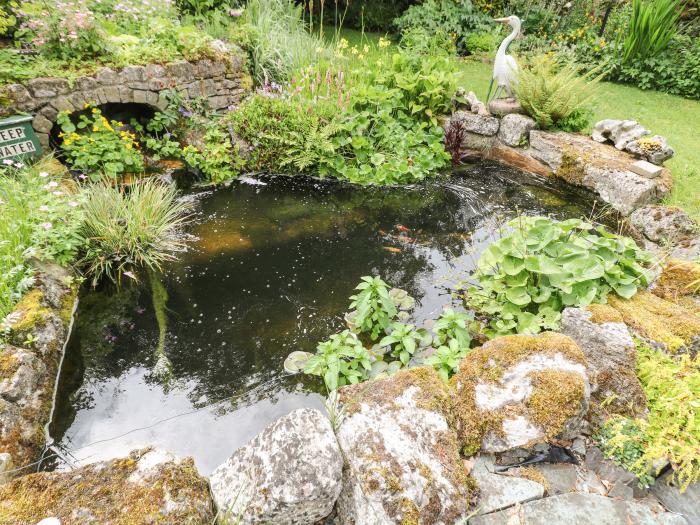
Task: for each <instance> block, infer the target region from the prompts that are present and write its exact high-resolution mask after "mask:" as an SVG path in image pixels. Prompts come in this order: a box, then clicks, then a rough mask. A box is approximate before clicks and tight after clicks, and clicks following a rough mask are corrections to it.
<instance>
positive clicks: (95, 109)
mask: <svg viewBox="0 0 700 525" xmlns="http://www.w3.org/2000/svg"><path fill="white" fill-rule="evenodd" d="M85 107H86V108H87V107H89V106H88V104H85ZM95 113H97V108H92V114H93V115H94V114H95Z"/></svg>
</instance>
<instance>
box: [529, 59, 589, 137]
mask: <svg viewBox="0 0 700 525" xmlns="http://www.w3.org/2000/svg"><path fill="white" fill-rule="evenodd" d="M598 80H599V78H594V77H593V73H588V74H584V75H580V74H579V68H578V67H577V66H575V65H574V64H572V63H570V62H568V63H564V64H562V63H558V62H557V61H555V60H554V59H553V58H552V57H551V56H548V55H543V56H540V57H536V58H534V59H533V60H532V62H531V63H530V64H528V67H525V68H523V69H522V70H521V71H520V76H519V80H518V85H517V87H516V90H515V92H516V95H517V98H518V101H519V102H520V104H521V105H522V106H523V109H524V110H525V111H526V112H527V113H528V115H530V116H531V117H532V118H533V119H535V120H536V121H537V124H538V125H539V126H540V127H541V128H544V129H548V128H557V127H559V126H562V125H566V126H568V127H569V129H570V130H573V131H579V130H580V129H583V127H585V126H583V127H581V128H579V129H576V130H574V129H572V128H573V126H572V124H573V125H575V126H580V125H581V124H583V119H582V118H581V117H582V116H583V115H585V111H586V104H588V103H589V102H590V101H591V99H592V98H593V96H594V89H593V88H594V86H595V85H596V84H597V82H598ZM572 115H574V116H575V117H572Z"/></svg>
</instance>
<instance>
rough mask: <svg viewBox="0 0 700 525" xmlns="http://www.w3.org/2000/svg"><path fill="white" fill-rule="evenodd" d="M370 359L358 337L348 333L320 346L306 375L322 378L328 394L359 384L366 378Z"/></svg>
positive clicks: (312, 357) (346, 331)
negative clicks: (340, 388)
mask: <svg viewBox="0 0 700 525" xmlns="http://www.w3.org/2000/svg"><path fill="white" fill-rule="evenodd" d="M370 369H371V358H370V354H369V352H368V351H367V349H366V348H365V347H364V346H362V343H361V342H360V341H359V339H358V338H357V336H356V335H355V334H353V333H352V332H350V331H349V330H345V331H343V332H341V333H339V334H334V335H332V336H330V338H329V339H328V341H324V342H322V343H319V345H318V346H317V347H316V354H315V355H313V356H311V357H310V358H309V360H308V361H307V362H306V365H305V368H304V372H305V373H307V374H313V375H318V376H321V377H323V381H324V383H325V384H326V388H327V389H328V390H329V391H333V390H337V389H338V387H339V386H344V385H348V384H352V385H354V384H356V383H359V382H360V381H363V380H364V379H366V378H367V373H368V372H369V370H370Z"/></svg>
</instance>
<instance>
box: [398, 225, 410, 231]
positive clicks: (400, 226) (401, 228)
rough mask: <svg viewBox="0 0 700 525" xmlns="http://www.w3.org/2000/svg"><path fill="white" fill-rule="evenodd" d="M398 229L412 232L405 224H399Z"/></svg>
mask: <svg viewBox="0 0 700 525" xmlns="http://www.w3.org/2000/svg"><path fill="white" fill-rule="evenodd" d="M396 229H397V230H399V231H400V232H404V233H405V232H410V231H411V228H406V226H404V225H403V224H397V225H396Z"/></svg>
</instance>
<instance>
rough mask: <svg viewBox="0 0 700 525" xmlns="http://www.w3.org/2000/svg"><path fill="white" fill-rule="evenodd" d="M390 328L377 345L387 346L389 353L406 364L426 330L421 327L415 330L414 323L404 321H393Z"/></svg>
mask: <svg viewBox="0 0 700 525" xmlns="http://www.w3.org/2000/svg"><path fill="white" fill-rule="evenodd" d="M390 330H391V331H390V332H389V335H387V336H385V337H383V338H382V340H381V341H379V346H380V347H389V348H390V349H391V355H392V356H393V357H396V358H397V359H398V360H399V361H401V363H402V364H403V365H404V366H407V365H408V362H409V361H410V360H411V357H413V355H414V354H415V353H416V350H417V349H418V348H419V346H420V343H421V341H422V340H424V339H425V337H426V335H427V332H426V331H425V330H424V329H422V328H420V329H418V330H416V327H415V326H414V325H412V324H404V323H393V324H392V325H391V328H390Z"/></svg>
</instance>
